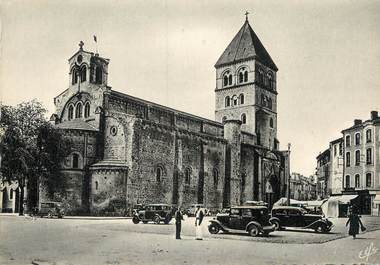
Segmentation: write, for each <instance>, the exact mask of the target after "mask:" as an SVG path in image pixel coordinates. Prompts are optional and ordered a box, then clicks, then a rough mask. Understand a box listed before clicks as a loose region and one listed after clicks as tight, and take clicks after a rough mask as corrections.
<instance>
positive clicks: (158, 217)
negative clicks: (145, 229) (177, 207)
mask: <svg viewBox="0 0 380 265" xmlns="http://www.w3.org/2000/svg"><path fill="white" fill-rule="evenodd" d="M173 214H174V213H173V207H172V206H170V205H168V204H147V205H145V206H144V207H143V209H142V210H139V211H138V212H137V213H136V214H134V215H133V217H132V222H133V223H134V224H138V223H139V222H140V221H141V222H143V223H144V224H146V223H148V222H149V221H153V222H154V223H156V224H159V223H160V222H164V223H165V224H168V223H169V222H170V220H171V219H172V218H173Z"/></svg>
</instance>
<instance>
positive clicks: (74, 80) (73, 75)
mask: <svg viewBox="0 0 380 265" xmlns="http://www.w3.org/2000/svg"><path fill="white" fill-rule="evenodd" d="M71 78H72V81H71V83H72V84H73V85H74V84H76V83H78V71H77V69H76V68H73V71H72V72H71Z"/></svg>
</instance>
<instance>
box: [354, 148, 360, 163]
mask: <svg viewBox="0 0 380 265" xmlns="http://www.w3.org/2000/svg"><path fill="white" fill-rule="evenodd" d="M359 165H360V150H356V151H355V166H359Z"/></svg>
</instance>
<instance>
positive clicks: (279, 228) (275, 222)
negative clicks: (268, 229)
mask: <svg viewBox="0 0 380 265" xmlns="http://www.w3.org/2000/svg"><path fill="white" fill-rule="evenodd" d="M271 224H272V225H274V230H276V231H278V230H281V226H280V222H279V221H277V220H272V221H271Z"/></svg>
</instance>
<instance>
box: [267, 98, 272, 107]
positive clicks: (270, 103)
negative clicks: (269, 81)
mask: <svg viewBox="0 0 380 265" xmlns="http://www.w3.org/2000/svg"><path fill="white" fill-rule="evenodd" d="M268 108H270V109H272V99H271V98H268Z"/></svg>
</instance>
